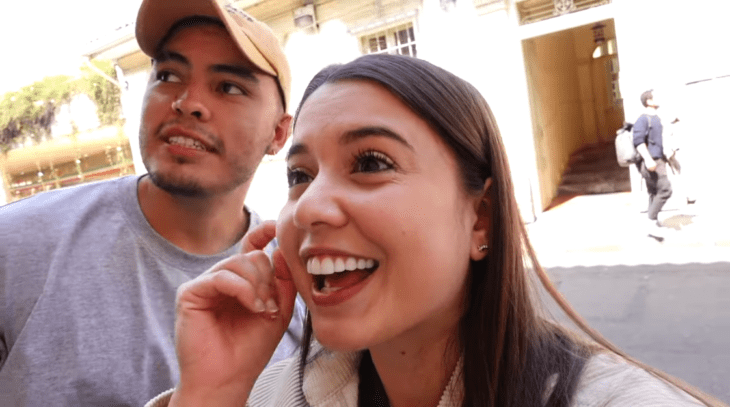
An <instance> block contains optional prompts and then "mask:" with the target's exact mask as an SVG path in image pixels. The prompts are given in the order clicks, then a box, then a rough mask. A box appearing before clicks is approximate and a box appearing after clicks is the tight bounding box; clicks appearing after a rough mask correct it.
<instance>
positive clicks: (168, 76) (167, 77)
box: [157, 71, 182, 83]
mask: <svg viewBox="0 0 730 407" xmlns="http://www.w3.org/2000/svg"><path fill="white" fill-rule="evenodd" d="M157 80H158V81H160V82H173V83H179V82H182V81H181V80H180V77H178V76H177V75H175V74H174V73H172V72H170V71H160V72H157Z"/></svg>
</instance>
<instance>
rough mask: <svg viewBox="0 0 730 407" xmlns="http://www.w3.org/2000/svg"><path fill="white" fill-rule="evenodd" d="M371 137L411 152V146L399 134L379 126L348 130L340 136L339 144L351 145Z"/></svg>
mask: <svg viewBox="0 0 730 407" xmlns="http://www.w3.org/2000/svg"><path fill="white" fill-rule="evenodd" d="M373 136H377V137H387V138H389V139H392V140H395V141H397V142H399V143H401V144H403V145H404V146H406V147H408V148H410V149H411V150H413V146H411V145H410V144H409V143H408V142H407V141H406V139H405V138H403V137H402V136H401V135H400V134H398V133H396V132H395V131H393V130H391V129H389V128H387V127H381V126H366V127H360V128H357V129H354V130H348V131H346V132H345V133H343V134H342V137H340V144H347V143H352V142H353V141H357V140H360V139H363V138H366V137H373Z"/></svg>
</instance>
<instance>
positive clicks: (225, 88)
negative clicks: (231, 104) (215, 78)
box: [220, 82, 246, 95]
mask: <svg viewBox="0 0 730 407" xmlns="http://www.w3.org/2000/svg"><path fill="white" fill-rule="evenodd" d="M220 90H221V92H223V93H226V94H229V95H245V94H246V92H244V91H243V89H241V88H240V87H239V86H237V85H234V84H232V83H229V82H223V83H221V86H220Z"/></svg>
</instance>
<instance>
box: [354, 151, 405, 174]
mask: <svg viewBox="0 0 730 407" xmlns="http://www.w3.org/2000/svg"><path fill="white" fill-rule="evenodd" d="M394 168H395V163H394V162H393V160H391V159H390V158H388V156H386V155H385V154H383V153H381V152H379V151H373V150H369V151H362V152H360V153H358V154H357V155H356V156H355V162H354V164H353V168H352V172H381V171H388V170H392V169H394Z"/></svg>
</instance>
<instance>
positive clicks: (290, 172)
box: [286, 168, 312, 188]
mask: <svg viewBox="0 0 730 407" xmlns="http://www.w3.org/2000/svg"><path fill="white" fill-rule="evenodd" d="M286 179H287V181H288V183H289V188H291V187H294V186H296V185H299V184H302V183H305V182H310V181H311V180H312V177H310V176H309V175H308V174H307V173H306V172H304V171H302V170H300V169H291V168H287V169H286Z"/></svg>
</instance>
